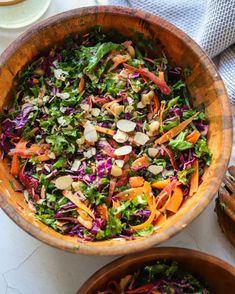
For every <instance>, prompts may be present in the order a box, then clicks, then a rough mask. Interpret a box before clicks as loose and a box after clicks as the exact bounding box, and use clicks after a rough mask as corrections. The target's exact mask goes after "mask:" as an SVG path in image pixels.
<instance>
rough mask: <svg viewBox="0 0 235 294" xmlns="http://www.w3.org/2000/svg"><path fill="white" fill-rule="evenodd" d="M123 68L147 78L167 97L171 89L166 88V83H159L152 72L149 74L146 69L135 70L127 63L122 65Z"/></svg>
mask: <svg viewBox="0 0 235 294" xmlns="http://www.w3.org/2000/svg"><path fill="white" fill-rule="evenodd" d="M123 65H124V67H125V68H127V69H128V70H129V71H136V72H138V73H140V74H141V75H143V76H145V77H147V78H149V79H150V80H151V81H152V82H153V83H154V84H156V85H157V86H158V87H159V89H160V91H161V92H162V93H163V94H165V95H169V94H170V92H171V89H170V88H169V87H168V85H167V83H166V82H165V81H164V82H163V81H161V80H160V79H159V78H158V77H157V76H155V74H153V73H152V72H150V71H149V70H147V69H143V68H135V67H133V66H131V65H129V64H127V63H124V64H123Z"/></svg>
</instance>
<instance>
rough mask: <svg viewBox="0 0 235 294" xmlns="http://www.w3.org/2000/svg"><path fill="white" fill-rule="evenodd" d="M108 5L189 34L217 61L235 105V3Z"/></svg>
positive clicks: (144, 0)
mask: <svg viewBox="0 0 235 294" xmlns="http://www.w3.org/2000/svg"><path fill="white" fill-rule="evenodd" d="M107 2H108V3H107ZM106 3H107V4H110V5H122V6H130V7H133V8H138V9H141V10H145V11H148V12H150V13H153V14H157V15H158V16H160V17H162V18H165V19H167V20H169V21H170V22H172V23H173V24H175V25H176V26H177V27H179V28H180V29H182V30H183V31H185V32H186V33H187V34H188V35H189V36H191V37H192V38H193V39H194V40H195V41H196V42H197V43H198V44H199V45H200V46H201V47H202V48H203V49H204V51H205V52H206V53H207V54H208V55H209V56H210V57H211V58H215V61H216V64H217V66H218V69H219V72H220V74H221V76H222V78H223V80H224V83H225V85H226V88H227V91H228V94H229V97H230V100H231V102H232V103H233V104H234V105H235V0H108V1H106Z"/></svg>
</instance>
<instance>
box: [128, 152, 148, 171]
mask: <svg viewBox="0 0 235 294" xmlns="http://www.w3.org/2000/svg"><path fill="white" fill-rule="evenodd" d="M149 165H150V161H149V159H148V157H147V156H146V155H143V156H142V157H140V158H137V159H136V160H135V161H134V162H133V163H132V165H131V169H132V170H134V171H137V170H139V169H141V168H145V167H148V166H149Z"/></svg>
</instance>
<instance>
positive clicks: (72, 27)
mask: <svg viewBox="0 0 235 294" xmlns="http://www.w3.org/2000/svg"><path fill="white" fill-rule="evenodd" d="M94 25H101V26H102V27H103V28H104V30H109V29H111V28H113V29H116V30H118V31H119V32H121V33H122V34H125V35H126V36H127V37H128V38H132V37H133V35H134V34H135V32H136V31H137V32H141V33H143V34H144V36H145V37H146V38H147V39H151V40H152V41H154V42H155V43H156V44H158V45H159V44H161V46H162V48H163V49H164V52H165V53H166V54H167V56H168V58H169V59H170V61H171V62H174V64H175V65H177V66H180V67H182V68H185V67H187V66H189V67H191V68H192V70H193V71H192V74H191V75H190V76H188V77H187V78H186V84H187V86H188V89H189V92H190V95H191V97H196V100H195V101H194V102H193V103H194V105H195V106H197V105H200V104H202V103H203V104H204V105H205V109H206V115H207V116H208V118H209V121H210V125H209V134H208V144H209V148H210V149H211V151H212V153H213V158H212V163H211V165H210V167H209V168H208V169H207V170H206V171H205V173H204V176H203V182H202V184H201V185H200V188H199V190H198V192H197V193H196V195H194V196H193V197H192V198H191V199H189V200H188V201H186V202H185V204H184V205H183V207H182V208H181V209H180V210H179V212H178V213H177V214H175V215H174V216H172V217H171V218H169V219H168V220H167V221H166V223H165V224H164V225H163V226H162V227H161V229H160V230H159V232H158V233H157V234H155V235H153V236H151V237H145V238H139V239H136V240H133V241H125V240H123V239H113V240H107V241H99V242H80V243H79V242H78V239H77V238H75V237H70V236H63V235H61V234H59V233H57V232H55V231H54V230H53V229H51V228H49V227H47V226H46V225H44V224H42V223H41V222H39V221H38V220H37V219H36V218H35V216H34V214H33V213H32V212H31V211H30V210H29V208H28V206H27V204H26V203H25V201H24V198H23V195H22V194H21V193H16V192H14V191H13V189H12V187H11V184H10V183H13V184H15V185H17V180H15V179H14V178H13V177H12V176H11V175H10V173H9V170H10V169H9V164H8V162H7V161H1V162H0V179H1V184H0V205H1V207H2V208H3V210H4V211H5V212H6V214H7V215H8V216H9V217H10V218H11V219H12V220H13V221H14V222H15V223H16V224H18V225H19V226H20V227H21V228H23V229H24V230H25V231H26V232H28V233H30V234H31V235H33V236H35V237H36V238H38V239H39V240H41V241H43V242H45V243H47V244H49V245H52V246H54V247H57V248H60V249H64V250H68V251H71V252H76V253H84V254H96V255H100V254H127V253H133V252H136V251H141V250H144V249H147V248H150V247H152V246H153V245H156V244H159V243H161V242H163V241H165V240H167V239H169V238H170V237H171V236H173V235H175V234H176V233H178V232H179V231H181V230H182V229H183V228H185V227H186V226H187V225H188V224H189V223H190V222H191V221H192V220H193V219H194V218H195V217H197V216H198V215H199V214H200V213H201V212H202V211H203V210H204V209H205V208H206V207H207V205H208V204H209V203H210V201H211V200H212V199H213V197H214V195H215V194H216V192H217V190H218V188H219V185H220V183H221V180H222V178H223V176H224V173H225V171H226V168H227V164H228V160H229V158H230V152H231V146H232V114H231V107H230V104H229V100H228V97H227V94H226V90H225V88H224V84H223V82H222V80H221V78H220V76H219V74H218V72H217V71H216V68H215V66H214V64H213V63H212V61H211V60H210V59H209V58H208V57H207V56H206V54H205V53H203V51H202V50H201V49H200V48H199V46H198V45H197V44H196V43H195V42H194V41H193V40H192V39H191V38H189V37H188V36H187V35H186V34H185V33H183V32H182V31H180V30H179V29H178V28H176V27H175V26H174V25H172V24H170V23H169V22H167V21H165V20H163V19H161V18H159V17H158V16H154V15H151V14H149V13H145V12H141V11H138V10H134V9H129V8H123V7H113V6H99V7H98V6H95V7H88V8H82V9H75V10H71V11H67V12H64V13H61V14H58V15H56V16H54V17H51V18H49V19H47V20H44V21H43V22H41V23H39V24H37V25H35V26H33V27H32V28H30V29H29V30H28V31H27V32H26V33H24V34H23V35H22V36H20V37H19V38H18V39H16V40H15V41H14V42H13V43H12V44H11V45H10V46H9V47H8V48H7V49H6V50H5V51H4V53H3V54H2V55H1V57H0V111H1V110H2V109H3V108H4V107H6V106H7V105H9V103H10V101H11V97H12V96H11V90H12V86H13V78H14V77H15V75H16V74H17V73H18V72H19V71H20V70H21V69H23V68H24V67H25V65H26V64H28V63H30V62H32V61H33V60H35V58H37V57H38V56H40V55H41V54H43V53H45V52H47V50H48V49H49V48H50V47H51V46H53V45H55V44H57V43H62V42H63V40H64V37H65V36H67V35H69V34H74V33H77V34H85V33H87V32H88V31H89V29H90V28H91V27H92V26H94ZM156 47H157V46H156ZM158 54H159V52H158Z"/></svg>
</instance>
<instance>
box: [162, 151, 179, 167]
mask: <svg viewBox="0 0 235 294" xmlns="http://www.w3.org/2000/svg"><path fill="white" fill-rule="evenodd" d="M162 149H163V150H164V151H165V152H166V154H167V155H168V156H169V158H170V162H171V165H172V166H173V168H174V169H175V170H176V169H177V164H176V162H175V159H174V155H173V153H172V152H171V150H170V149H169V148H167V147H166V146H165V145H162Z"/></svg>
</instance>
